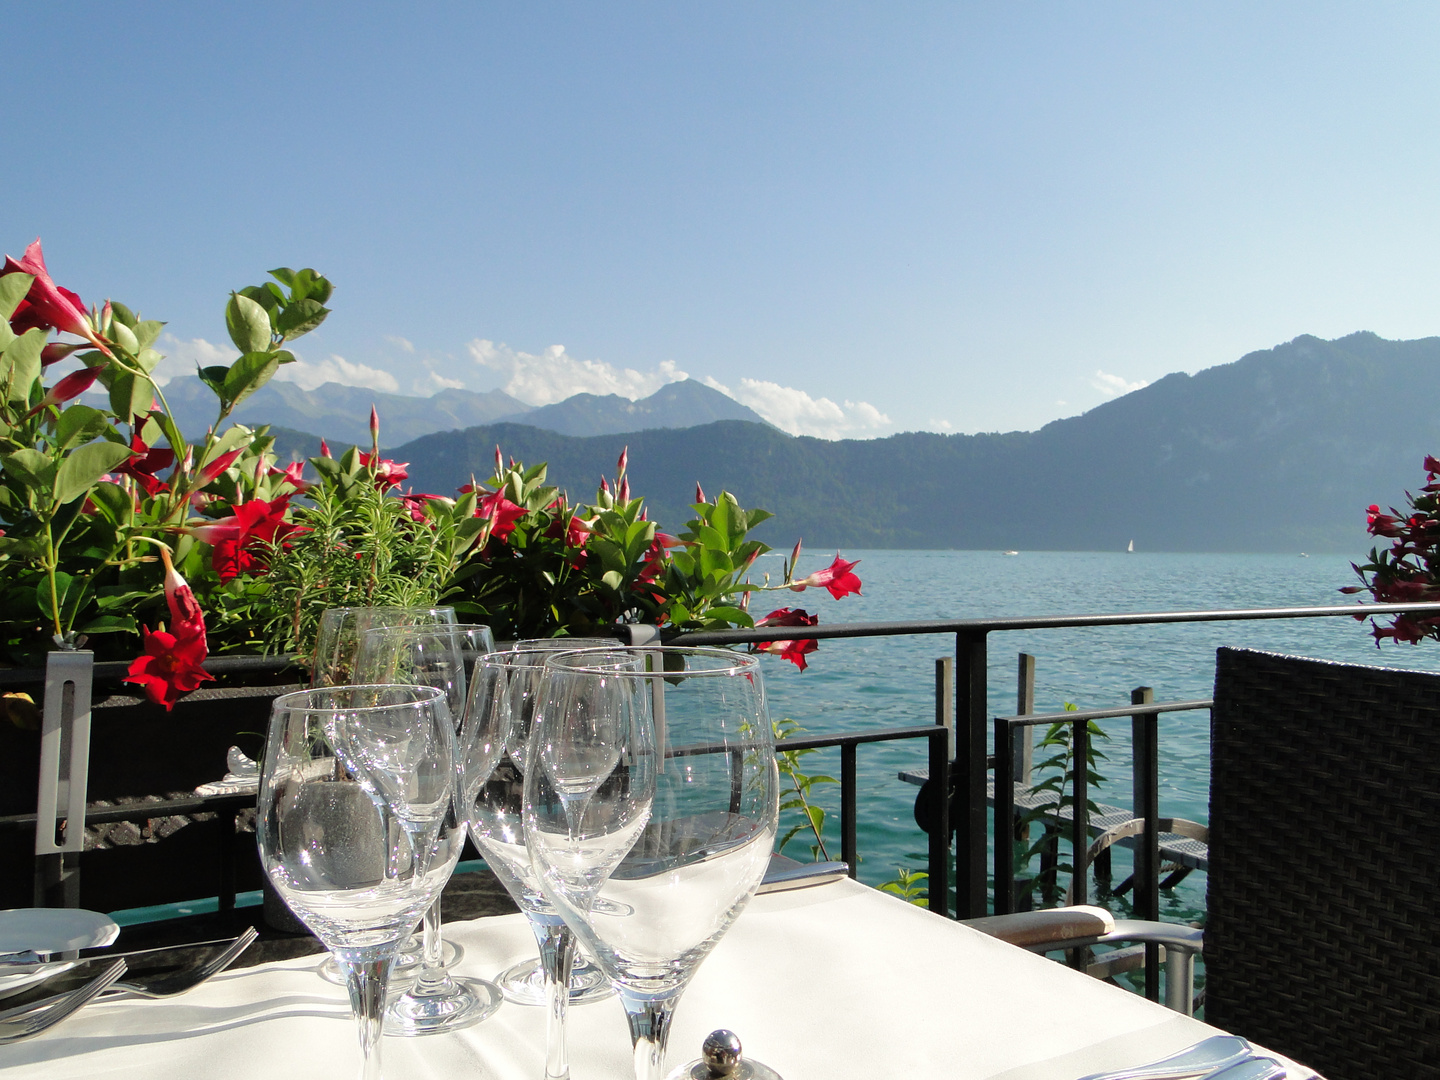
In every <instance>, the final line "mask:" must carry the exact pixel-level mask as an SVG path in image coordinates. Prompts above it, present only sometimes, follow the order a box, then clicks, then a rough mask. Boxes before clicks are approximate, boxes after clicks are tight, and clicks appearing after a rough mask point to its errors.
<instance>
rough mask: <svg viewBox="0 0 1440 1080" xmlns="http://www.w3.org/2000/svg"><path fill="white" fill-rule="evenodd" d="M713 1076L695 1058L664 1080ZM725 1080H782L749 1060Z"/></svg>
mask: <svg viewBox="0 0 1440 1080" xmlns="http://www.w3.org/2000/svg"><path fill="white" fill-rule="evenodd" d="M714 1075H715V1074H714V1073H713V1072H711V1071H710V1066H709V1065H707V1064H705V1062H704V1061H702V1060H700V1059H699V1058H696V1059H695V1060H694V1061H692V1062H690V1063H688V1064H686V1065H681V1066H680V1067H679V1068H678V1069H676V1070H674V1071H673V1072H671V1073H670V1075H668V1076H667V1077H665V1080H711V1077H713V1076H714ZM727 1080H782V1077H781V1076H780V1074H779V1073H777V1072H776V1071H775V1070H774V1069H772V1068H770V1066H769V1065H766V1064H765V1063H764V1062H763V1061H751V1060H750V1059H749V1058H743V1059H741V1061H740V1064H738V1065H737V1066H735V1071H734V1072H732V1073H731V1074H730V1075H729V1077H727Z"/></svg>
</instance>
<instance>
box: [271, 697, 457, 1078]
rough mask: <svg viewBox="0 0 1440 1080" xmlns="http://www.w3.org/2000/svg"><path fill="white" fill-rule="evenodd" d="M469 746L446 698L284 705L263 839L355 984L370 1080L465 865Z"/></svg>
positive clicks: (278, 871)
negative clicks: (444, 896)
mask: <svg viewBox="0 0 1440 1080" xmlns="http://www.w3.org/2000/svg"><path fill="white" fill-rule="evenodd" d="M455 766H456V748H455V733H454V726H453V724H452V722H451V719H450V711H449V708H448V707H447V706H446V704H445V696H444V694H443V693H442V692H441V691H439V690H435V689H433V688H430V687H422V686H359V687H348V686H347V687H328V688H323V689H315V690H301V691H298V692H296V693H293V694H285V695H282V696H281V697H278V698H276V699H275V702H274V705H273V706H272V709H271V719H270V730H269V739H268V741H267V743H266V748H265V760H264V765H263V767H262V769H261V772H260V794H259V802H258V820H257V825H256V838H257V841H258V844H259V848H260V859H261V863H262V865H263V866H264V868H265V872H266V874H267V875H268V877H269V878H270V881H271V882H272V883H273V884H274V886H275V888H276V890H277V891H278V892H279V894H280V896H281V898H282V899H284V901H285V903H286V904H288V905H289V907H290V909H291V910H292V911H293V912H294V913H295V914H296V915H297V916H298V917H299V918H300V920H301V921H302V922H303V923H305V925H306V926H307V927H309V929H310V930H311V932H312V933H314V934H315V936H316V937H317V938H319V939H320V940H321V941H322V942H323V943H324V944H325V945H326V946H327V947H328V948H329V949H330V952H331V954H332V955H333V956H334V958H335V960H336V962H337V963H338V964H339V965H340V967H341V969H342V970H343V971H344V973H345V980H346V986H347V988H348V990H349V993H350V1006H351V1009H352V1011H353V1012H354V1014H355V1018H356V1020H357V1021H358V1024H359V1028H360V1046H361V1052H362V1055H363V1065H362V1068H361V1073H360V1075H361V1077H362V1080H378V1078H379V1076H380V1032H381V1024H382V1020H383V1009H384V1004H385V990H386V983H387V982H388V980H389V975H390V969H391V966H392V963H393V961H394V958H395V954H396V952H397V951H398V949H399V947H400V942H401V941H402V939H403V938H404V937H405V935H406V934H407V933H409V931H410V930H411V928H412V927H414V925H415V923H416V920H418V919H419V918H420V916H421V914H422V913H423V912H424V911H425V909H426V908H427V907H429V906H430V905H431V904H432V903H433V902H434V900H435V897H436V896H438V895H439V894H440V890H441V889H442V888H443V887H444V885H445V882H446V881H447V880H448V879H449V877H450V874H451V872H452V871H453V870H454V868H455V860H456V858H457V857H458V855H459V846H458V844H457V843H456V841H455V836H456V834H457V833H461V832H462V827H461V826H460V825H459V824H458V822H457V820H456V817H455V793H456V792H455V788H456V768H455Z"/></svg>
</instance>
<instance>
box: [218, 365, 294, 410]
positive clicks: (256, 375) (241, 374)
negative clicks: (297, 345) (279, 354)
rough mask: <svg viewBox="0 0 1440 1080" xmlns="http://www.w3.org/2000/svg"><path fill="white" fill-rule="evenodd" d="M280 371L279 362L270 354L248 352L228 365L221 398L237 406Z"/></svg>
mask: <svg viewBox="0 0 1440 1080" xmlns="http://www.w3.org/2000/svg"><path fill="white" fill-rule="evenodd" d="M279 369H280V361H279V360H278V359H277V358H276V357H275V354H274V353H270V352H249V353H246V354H245V355H244V356H242V357H240V359H239V360H236V361H235V362H234V363H233V364H231V365H230V371H229V372H228V373H227V374H226V376H225V384H224V388H223V393H222V395H221V396H222V397H224V399H225V400H226V401H228V402H230V403H231V404H232V405H239V404H240V402H242V401H244V400H245V399H246V398H247V397H249V396H250V395H251V394H253V393H254V392H255V391H256V390H259V389H260V388H261V387H262V386H264V385H265V384H266V383H267V382H269V381H270V377H271V376H272V375H274V374H275V372H276V371H278V370H279Z"/></svg>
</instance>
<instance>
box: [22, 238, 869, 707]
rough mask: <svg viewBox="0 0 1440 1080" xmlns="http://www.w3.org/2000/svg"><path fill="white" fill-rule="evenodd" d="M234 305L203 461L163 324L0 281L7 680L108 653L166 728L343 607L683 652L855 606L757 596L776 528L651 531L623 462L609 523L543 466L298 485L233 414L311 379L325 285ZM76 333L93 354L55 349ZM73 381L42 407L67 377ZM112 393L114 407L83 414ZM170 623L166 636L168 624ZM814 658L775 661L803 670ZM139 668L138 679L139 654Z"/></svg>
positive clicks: (338, 477) (385, 465) (38, 260)
mask: <svg viewBox="0 0 1440 1080" xmlns="http://www.w3.org/2000/svg"><path fill="white" fill-rule="evenodd" d="M271 276H272V277H273V278H274V279H275V280H274V281H272V282H269V283H267V284H265V285H263V286H250V287H248V288H245V289H241V290H239V291H238V292H235V293H232V294H231V296H230V299H229V301H228V303H227V304H226V308H225V321H226V328H227V330H228V332H229V334H230V338H231V340H232V342H233V343H234V344H235V347H236V348H237V349H238V350H239V356H238V357H237V358H236V359H235V361H234V362H233V363H231V364H229V365H216V366H211V367H204V368H201V369H200V370H199V372H198V374H199V377H200V379H201V381H202V382H203V383H204V384H205V385H206V386H208V387H209V388H210V389H211V390H212V391H213V392H214V394H215V396H216V398H217V401H218V408H217V414H216V419H215V423H214V424H213V425H211V427H210V428H209V429H208V430H207V432H206V433H205V436H204V438H203V439H202V440H201V441H200V442H198V443H196V444H193V445H192V444H191V443H189V442H187V440H186V438H185V436H184V435H183V433H182V432H181V431H180V430H179V427H178V426H177V424H176V423H175V420H174V418H173V415H172V414H171V412H170V410H169V408H168V406H167V404H166V402H165V396H164V393H163V390H162V389H161V387H160V386H159V384H158V383H157V382H156V380H155V379H154V378H152V375H153V373H154V371H155V368H156V365H157V364H158V363H159V362H160V360H161V359H162V357H161V356H160V354H159V353H158V352H157V351H156V350H155V349H154V344H155V342H156V340H157V339H158V337H159V335H160V332H161V329H162V327H163V324H162V323H159V322H155V321H150V320H142V319H141V318H140V317H139V316H138V315H137V314H135V313H134V312H132V311H131V310H130V309H129V308H127V307H125V306H124V305H123V304H120V303H117V302H114V301H109V300H107V301H106V302H105V304H104V305H103V306H101V307H98V308H91V309H89V310H88V311H87V309H86V308H85V306H84V304H83V302H82V301H81V300H80V298H79V297H78V296H76V295H75V294H74V293H73V292H71V291H69V290H67V289H64V288H62V287H60V286H58V285H56V284H55V282H54V281H53V280H52V279H51V277H50V275H49V272H48V270H47V269H46V266H45V262H44V257H43V254H42V252H41V249H40V242H39V241H38V240H37V241H36V242H35V243H34V244H32V245H31V246H30V247H29V248H28V249H27V250H26V253H25V256H24V258H22V259H9V258H7V259H6V262H5V264H4V268H3V271H0V600H3V604H4V607H3V611H0V632H3V634H4V641H5V648H6V654H7V655H6V657H5V659H6V660H8V662H10V663H14V664H21V665H25V666H35V665H37V664H38V663H39V662H40V660H41V656H42V654H43V652H44V651H45V650H46V649H48V648H51V647H55V648H78V647H80V646H81V645H84V644H86V643H93V645H92V647H94V648H96V650H97V652H99V653H100V654H101V655H102V656H106V657H124V658H133V661H132V663H131V666H130V672H129V681H130V682H132V683H134V684H135V685H137V686H139V687H141V688H142V689H143V690H144V692H145V693H146V695H147V696H148V697H150V699H151V700H153V701H155V702H157V703H159V704H163V705H164V706H165V707H166V708H167V709H168V708H170V707H171V706H172V705H173V704H174V702H175V700H176V699H177V697H178V696H179V695H182V694H184V693H188V692H189V691H191V690H193V689H195V688H196V687H198V686H199V685H200V683H201V682H204V681H206V680H208V679H209V678H210V676H209V675H208V674H207V673H206V672H205V670H204V667H203V664H204V661H205V658H206V656H207V655H208V651H209V650H210V649H211V648H215V649H217V650H236V649H248V650H260V649H265V650H269V651H272V652H285V653H288V652H294V651H299V652H301V653H305V652H308V651H309V650H310V649H311V648H313V644H314V637H315V633H316V630H317V626H318V622H319V617H320V614H321V612H322V611H323V610H324V609H325V608H327V607H333V606H341V605H364V606H377V605H400V606H412V605H420V606H431V605H434V604H436V603H440V602H445V603H453V604H454V605H455V607H456V608H457V610H458V611H460V612H463V613H464V614H465V615H466V616H467V617H471V618H473V619H475V620H477V621H484V622H488V623H490V624H491V625H492V626H493V627H494V629H495V632H496V634H497V636H499V637H502V638H504V637H516V638H518V637H542V636H551V635H567V634H568V635H588V634H595V633H603V632H605V631H606V630H607V629H608V628H610V627H613V626H615V625H616V624H619V623H626V622H649V623H652V624H654V625H657V626H661V627H665V628H667V629H673V630H689V629H712V628H721V627H730V626H741V627H749V626H774V627H776V628H777V631H778V630H779V629H780V628H789V627H803V626H813V625H814V624H815V622H816V621H817V620H816V617H815V616H813V615H810V614H809V613H807V612H805V611H803V610H800V609H792V608H789V607H782V608H778V609H777V610H774V611H772V612H771V613H770V614H768V615H766V616H764V617H763V618H760V619H758V620H756V619H752V617H751V615H750V613H749V601H750V598H751V595H752V594H753V593H756V592H774V591H781V590H793V591H796V592H803V591H804V590H806V589H810V588H823V589H825V590H827V591H828V592H829V593H830V594H831V595H832V596H833V597H835V598H836V599H839V598H841V597H843V596H846V595H849V594H851V593H858V592H859V591H860V580H859V578H857V577H856V576H855V574H854V572H853V571H854V566H855V563H853V562H847V561H845V560H844V559H841V558H840V557H839V556H838V555H837V556H836V558H835V561H834V562H833V563H832V564H831V565H830V566H829V567H827V568H826V569H824V570H820V571H818V572H816V573H813V574H810V575H809V576H808V577H803V578H798V577H796V576H795V567H796V563H797V562H798V560H799V557H800V545H799V544H798V543H797V544H796V545H795V548H794V549H793V550H792V552H791V554H790V557H789V559H787V560H786V562H785V568H784V573H783V580H781V581H779V582H776V583H774V584H772V583H771V582H770V580H769V577H768V575H763V576H762V579H761V580H760V581H759V582H755V581H753V580H752V579H751V570H752V568H753V566H754V563H755V560H756V559H757V558H759V557H760V556H761V555H762V554H764V553H765V552H767V551H768V550H769V549H768V548H767V547H766V546H765V545H764V544H762V543H761V542H759V541H757V540H753V539H751V538H750V537H749V532H750V530H751V529H752V528H753V527H754V526H755V525H757V524H758V523H760V522H761V521H764V520H766V519H767V518H769V517H770V515H769V514H768V513H767V512H765V511H763V510H748V511H747V510H745V509H743V508H742V507H741V506H740V504H739V502H738V501H737V500H736V499H735V497H734V496H733V495H731V494H730V493H728V492H723V491H722V492H721V493H720V494H719V496H718V497H716V498H715V499H714V500H713V501H712V500H708V499H706V497H705V494H704V492H702V491H701V490H700V489H699V488H698V486H697V488H696V493H695V502H694V504H693V505H692V509H693V510H694V512H695V517H694V518H692V519H691V520H689V521H688V522H686V523H685V527H684V528H683V529H682V530H681V531H680V532H679V533H678V534H677V535H671V534H668V533H665V532H662V531H660V530H659V529H658V528H657V527H656V525H655V523H654V522H652V521H649V520H648V516H647V513H646V511H645V506H644V500H643V499H642V498H640V497H638V496H636V495H634V494H632V492H631V490H630V481H629V478H628V476H627V464H628V455H627V454H622V455H621V457H620V460H619V462H618V464H617V474H616V476H615V478H614V480H613V481H611V480H608V479H606V480H602V481H601V484H600V489H599V491H598V492H597V493H596V496H595V499H594V501H593V502H591V503H588V504H579V503H577V504H571V502H570V501H569V499H568V497H567V496H566V495H565V494H564V493H563V492H561V491H559V490H558V489H556V488H554V487H551V486H547V485H546V482H545V477H546V467H545V466H544V465H543V464H541V465H536V466H533V467H530V468H526V467H525V466H524V465H517V464H516V463H515V462H514V461H513V460H512V461H510V462H509V463H508V464H507V463H506V462H505V460H504V459H503V457H502V456H501V454H500V451H499V449H498V448H497V449H496V456H495V471H494V474H493V475H492V476H490V477H489V478H488V480H487V481H486V482H483V483H477V482H475V481H473V480H472V482H471V483H470V484H468V485H466V486H465V488H463V489H462V490H461V491H460V492H458V493H457V494H456V495H455V496H453V497H451V496H442V495H430V494H419V493H415V492H412V491H402V490H401V485H402V484H403V483H404V481H405V480H406V479H408V475H407V467H406V465H405V464H403V463H399V462H395V461H391V460H388V459H385V458H382V457H381V455H380V427H379V417H378V416H377V415H376V414H375V412H374V410H373V409H372V410H371V418H370V431H371V446H370V449H369V451H368V452H365V451H362V450H361V449H359V448H350V449H348V450H346V451H344V452H343V453H341V454H340V455H339V456H335V455H333V454H332V453H331V452H330V449H329V447H328V446H326V445H325V444H324V443H323V442H322V444H321V453H320V455H319V456H317V457H314V458H311V459H310V465H311V466H312V467H313V468H314V470H315V473H316V474H318V480H316V481H308V480H306V479H305V475H304V470H305V465H304V463H301V462H293V463H290V464H288V465H287V466H286V467H284V468H281V467H280V466H279V465H278V464H277V462H276V460H275V454H274V452H273V446H274V440H273V439H272V438H271V437H270V436H269V435H268V434H267V432H266V429H265V428H263V427H262V428H259V429H251V428H248V427H245V426H243V425H240V424H234V423H231V424H229V426H226V422H227V421H228V419H229V417H230V414H231V412H232V411H233V410H234V409H235V407H236V406H237V405H238V404H239V403H240V402H242V401H244V400H245V399H246V398H247V397H249V396H250V395H251V394H253V393H254V392H255V391H256V390H258V389H259V388H260V387H261V386H263V385H264V384H265V383H266V382H268V381H269V380H270V378H271V377H273V376H274V375H275V373H276V372H277V371H278V370H279V367H280V365H281V364H285V363H289V362H291V361H293V360H294V359H295V356H294V355H293V354H292V353H291V352H290V351H289V350H288V349H287V348H285V346H286V345H287V344H288V343H289V342H290V341H292V340H294V339H295V338H297V337H300V336H301V335H303V334H305V333H307V332H308V331H310V330H312V329H314V328H315V327H316V326H318V325H320V323H321V322H322V321H323V320H324V319H325V317H326V315H327V314H328V313H329V309H328V308H326V307H325V306H324V305H325V303H326V302H327V301H328V300H329V298H330V295H331V292H332V287H331V285H330V283H329V282H328V281H327V280H326V279H325V278H323V277H321V276H320V275H319V274H316V273H315V272H314V271H313V270H308V269H306V270H300V271H293V270H289V269H280V270H274V271H271ZM52 332H58V333H60V334H66V335H70V336H71V337H76V338H79V339H81V340H80V341H79V342H67V341H62V340H55V341H51V340H50V334H51V333H52ZM67 358H69V359H70V360H71V362H72V363H74V362H78V366H77V367H75V369H74V370H72V371H70V372H69V373H67V374H65V375H64V376H63V377H61V378H59V379H57V380H55V381H54V382H53V383H52V384H51V385H50V386H48V387H47V386H46V385H45V384H46V381H47V377H48V369H49V368H50V367H51V365H53V364H58V363H60V362H61V361H62V360H66V359H67ZM97 385H98V386H99V387H100V388H102V389H103V390H104V391H106V392H107V399H108V400H107V401H106V404H108V406H109V407H108V408H103V407H100V406H99V405H98V404H93V403H87V402H85V401H81V400H79V399H80V397H81V395H82V394H84V393H85V392H86V391H87V390H91V389H92V388H94V387H96V386H97ZM167 620H168V622H167ZM815 647H816V643H815V641H814V640H813V639H794V638H786V637H780V636H778V635H777V639H776V640H774V641H769V642H765V643H762V644H761V645H760V646H757V649H758V650H759V651H764V652H771V653H776V654H778V655H780V656H783V657H785V658H786V659H789V660H791V661H793V662H794V663H795V664H796V665H797V666H798V667H800V668H802V669H803V668H804V667H805V666H806V662H807V661H806V657H807V656H808V655H809V654H810V653H812V652H813V651H814V650H815ZM137 652H138V653H139V655H138V656H137V655H136V653H137Z"/></svg>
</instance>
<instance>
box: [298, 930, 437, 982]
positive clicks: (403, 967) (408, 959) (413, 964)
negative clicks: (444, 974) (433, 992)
mask: <svg viewBox="0 0 1440 1080" xmlns="http://www.w3.org/2000/svg"><path fill="white" fill-rule="evenodd" d="M411 940H412V941H413V942H414V948H410V947H408V946H407V947H405V948H403V949H401V950H400V952H399V953H398V954H397V955H396V957H395V963H394V964H393V965H392V966H391V968H390V985H391V987H396V986H406V985H408V984H409V983H411V982H413V981H414V979H415V976H417V975H419V974H420V961H421V960H422V959H424V957H423V956H422V954H421V949H420V939H419V938H418V937H415V938H412V939H411ZM464 955H465V950H464V949H462V948H461V947H460V946H459V945H457V944H455V942H453V941H447V940H445V939H443V938H442V939H441V942H440V961H441V963H442V964H444V966H445V967H446V968H452V967H454V966H455V964H456V963H458V962H459V960H460V958H461V957H462V956H464ZM316 971H317V973H318V974H319V976H320V977H321V978H322V979H324V980H325V981H326V982H328V983H334V984H335V985H336V986H344V985H345V972H343V971H342V970H340V965H339V964H337V963H336V962H335V957H333V956H331V955H329V954H328V953H327V954H326V956H325V959H324V961H322V962H321V964H320V966H319V967H318V968H317V969H316Z"/></svg>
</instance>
